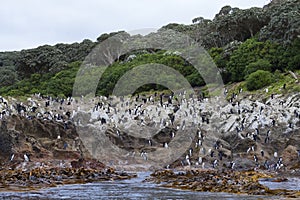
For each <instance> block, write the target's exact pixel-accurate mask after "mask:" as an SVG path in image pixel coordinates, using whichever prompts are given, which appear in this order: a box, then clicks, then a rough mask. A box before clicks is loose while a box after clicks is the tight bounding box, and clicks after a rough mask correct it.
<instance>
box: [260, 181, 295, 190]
mask: <svg viewBox="0 0 300 200" xmlns="http://www.w3.org/2000/svg"><path fill="white" fill-rule="evenodd" d="M259 182H260V183H261V184H263V185H266V186H267V187H269V188H270V189H271V190H275V189H287V190H299V191H300V179H299V178H289V179H288V181H284V182H271V181H259Z"/></svg>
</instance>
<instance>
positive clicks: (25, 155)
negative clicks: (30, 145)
mask: <svg viewBox="0 0 300 200" xmlns="http://www.w3.org/2000/svg"><path fill="white" fill-rule="evenodd" d="M24 161H25V162H29V161H30V158H29V156H28V155H27V153H25V154H24Z"/></svg>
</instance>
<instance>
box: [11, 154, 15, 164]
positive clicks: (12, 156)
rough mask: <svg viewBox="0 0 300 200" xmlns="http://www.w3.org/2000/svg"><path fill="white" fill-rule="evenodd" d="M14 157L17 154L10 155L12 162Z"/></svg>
mask: <svg viewBox="0 0 300 200" xmlns="http://www.w3.org/2000/svg"><path fill="white" fill-rule="evenodd" d="M14 157H15V154H12V155H11V156H10V162H12V161H13V160H14Z"/></svg>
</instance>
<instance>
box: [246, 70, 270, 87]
mask: <svg viewBox="0 0 300 200" xmlns="http://www.w3.org/2000/svg"><path fill="white" fill-rule="evenodd" d="M272 82H274V77H273V75H272V74H271V73H270V72H268V71H263V70H258V71H256V72H253V73H252V74H250V75H249V76H248V77H247V79H246V87H247V89H248V90H250V91H252V90H258V89H261V88H263V87H265V86H268V85H270V84H271V83H272Z"/></svg>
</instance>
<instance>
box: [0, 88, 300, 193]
mask: <svg viewBox="0 0 300 200" xmlns="http://www.w3.org/2000/svg"><path fill="white" fill-rule="evenodd" d="M235 91H236V90H233V93H232V94H228V93H227V91H224V94H223V96H222V97H213V98H210V99H208V98H203V97H199V96H197V95H195V96H193V95H188V94H185V93H184V92H182V93H179V94H176V95H174V94H164V93H162V94H156V93H155V94H152V95H148V96H147V95H143V96H142V95H141V96H140V95H138V96H136V97H108V98H107V97H95V98H77V99H75V98H72V97H69V98H67V99H59V98H55V99H53V98H51V97H42V96H40V95H35V96H32V97H31V98H28V99H27V101H26V100H25V101H20V100H16V99H13V98H8V99H4V98H2V97H1V98H0V113H1V114H0V118H1V119H0V161H1V165H0V169H1V170H0V184H1V188H2V189H3V190H5V189H9V188H11V187H13V188H18V187H23V186H24V187H28V188H30V187H33V188H39V187H47V186H55V185H59V184H67V183H85V182H92V181H102V180H112V179H113V180H116V179H123V178H132V177H134V176H135V175H134V174H126V173H117V172H115V170H113V169H117V170H118V171H124V169H127V170H128V169H130V171H145V170H146V171H149V170H156V169H176V170H179V169H183V171H184V172H183V174H185V175H182V174H177V173H175V172H172V171H169V170H167V171H161V172H155V173H154V174H153V176H152V179H151V181H154V182H165V183H166V186H168V187H175V188H181V189H192V190H197V191H198V190H199V191H212V192H231V193H247V194H265V195H269V194H270V195H271V194H273V195H281V194H285V196H291V197H293V196H296V195H299V192H295V191H294V192H289V191H285V190H278V191H274V190H272V191H271V190H269V189H268V188H266V187H265V186H262V185H260V184H259V183H258V181H257V180H258V178H263V177H270V176H274V175H276V177H275V178H277V177H280V176H281V178H283V179H285V178H288V177H297V176H298V177H299V175H300V106H299V100H300V95H299V94H288V95H287V94H286V95H273V94H272V95H269V94H266V95H265V96H262V97H260V96H255V95H253V94H247V93H246V92H242V90H241V89H239V90H237V91H238V92H235ZM225 97H226V98H227V97H230V98H229V99H225ZM190 169H195V170H193V171H191V170H190ZM283 179H282V180H283ZM278 180H279V179H278ZM205 181H206V182H208V184H203V183H204V182H205Z"/></svg>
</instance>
